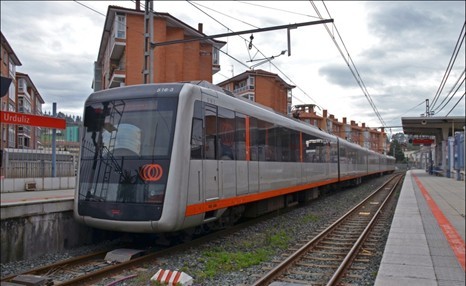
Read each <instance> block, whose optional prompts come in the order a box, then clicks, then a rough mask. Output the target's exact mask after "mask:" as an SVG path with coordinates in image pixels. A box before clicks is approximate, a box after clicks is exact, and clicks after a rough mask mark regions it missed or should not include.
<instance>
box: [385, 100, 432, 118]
mask: <svg viewBox="0 0 466 286" xmlns="http://www.w3.org/2000/svg"><path fill="white" fill-rule="evenodd" d="M423 104H425V101H424V100H423V101H421V102H420V103H419V104H418V105H416V106H414V107H411V108H410V109H408V110H406V111H405V112H404V113H403V114H401V115H398V116H395V117H394V118H393V119H390V120H388V122H392V121H393V120H395V119H399V118H400V117H401V116H403V115H405V114H406V113H408V112H410V111H411V110H413V109H415V108H417V107H419V106H421V105H423Z"/></svg>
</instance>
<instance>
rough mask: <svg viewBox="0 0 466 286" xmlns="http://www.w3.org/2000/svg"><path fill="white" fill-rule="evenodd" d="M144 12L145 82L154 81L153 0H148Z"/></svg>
mask: <svg viewBox="0 0 466 286" xmlns="http://www.w3.org/2000/svg"><path fill="white" fill-rule="evenodd" d="M145 5H146V6H145V12H144V71H143V72H142V73H143V77H144V83H153V82H154V47H153V45H151V43H152V39H153V38H154V14H153V11H154V10H153V5H154V2H153V0H146V2H145Z"/></svg>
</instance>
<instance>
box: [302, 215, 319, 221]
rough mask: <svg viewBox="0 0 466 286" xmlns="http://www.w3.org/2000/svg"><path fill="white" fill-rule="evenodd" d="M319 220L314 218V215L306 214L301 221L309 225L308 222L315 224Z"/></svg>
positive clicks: (316, 217)
mask: <svg viewBox="0 0 466 286" xmlns="http://www.w3.org/2000/svg"><path fill="white" fill-rule="evenodd" d="M318 220H319V217H318V216H316V215H315V214H308V215H306V216H304V217H303V221H304V222H305V223H310V222H317V221H318Z"/></svg>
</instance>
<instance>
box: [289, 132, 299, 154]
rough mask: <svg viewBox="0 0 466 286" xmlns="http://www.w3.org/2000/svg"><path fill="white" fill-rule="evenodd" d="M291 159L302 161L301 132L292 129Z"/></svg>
mask: <svg viewBox="0 0 466 286" xmlns="http://www.w3.org/2000/svg"><path fill="white" fill-rule="evenodd" d="M290 161H291V162H300V158H299V132H298V131H296V130H291V136H290Z"/></svg>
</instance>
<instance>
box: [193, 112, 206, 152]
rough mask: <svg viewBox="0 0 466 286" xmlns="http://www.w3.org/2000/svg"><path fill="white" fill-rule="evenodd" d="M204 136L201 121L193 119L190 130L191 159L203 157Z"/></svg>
mask: <svg viewBox="0 0 466 286" xmlns="http://www.w3.org/2000/svg"><path fill="white" fill-rule="evenodd" d="M203 139H204V136H203V128H202V119H200V118H193V126H192V130H191V159H203V157H204V154H203V153H204V142H203V141H204V140H203Z"/></svg>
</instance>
